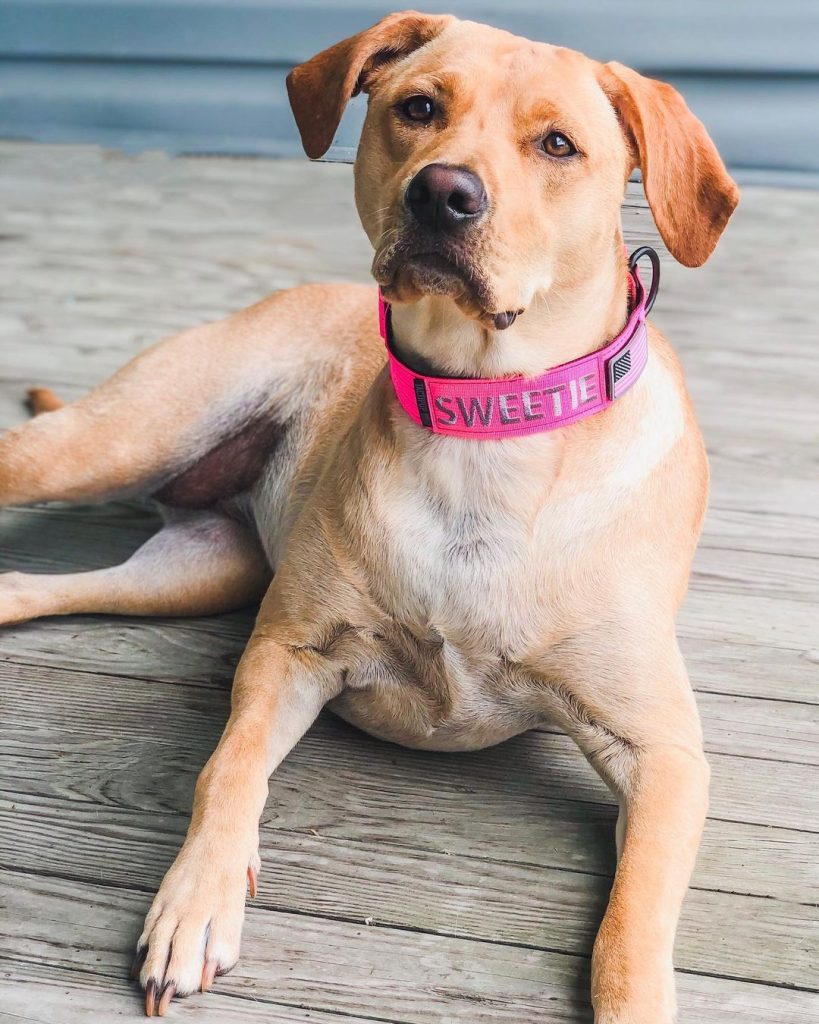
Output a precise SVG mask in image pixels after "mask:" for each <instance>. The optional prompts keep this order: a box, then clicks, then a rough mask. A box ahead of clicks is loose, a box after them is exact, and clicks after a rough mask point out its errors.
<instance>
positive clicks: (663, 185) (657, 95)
mask: <svg viewBox="0 0 819 1024" xmlns="http://www.w3.org/2000/svg"><path fill="white" fill-rule="evenodd" d="M287 84H288V91H289V95H290V101H291V104H292V107H293V111H294V114H295V117H296V121H297V123H298V126H299V130H300V132H301V137H302V141H303V143H304V147H305V150H306V151H307V154H308V155H309V156H310V157H314V158H315V157H319V156H321V155H322V154H323V153H325V152H326V150H327V149H328V148H329V146H330V144H331V142H332V139H333V136H334V134H335V131H336V128H337V127H338V123H339V120H340V118H341V115H342V113H343V111H344V107H345V105H346V103H347V101H348V99H350V97H351V96H354V95H356V94H357V93H358V92H359V91H364V92H366V93H367V94H368V96H369V104H368V112H367V117H366V120H365V124H364V129H363V133H362V137H361V143H360V146H359V150H358V157H357V159H356V169H355V174H356V201H357V205H358V210H359V214H360V216H361V220H362V223H363V225H364V229H365V231H366V232H367V235H368V236H369V238H370V241H371V242H372V244H373V247H374V248H375V260H374V264H373V272H374V275H375V277H376V279H377V280H378V282H379V283H380V284H381V286H382V288H383V289H384V291H385V294H386V295H387V297H388V298H389V299H391V300H393V301H412V300H414V299H417V298H419V297H420V296H422V295H424V294H438V295H442V294H443V295H447V296H450V297H451V298H452V299H454V300H455V301H456V302H457V304H458V306H459V307H460V308H461V309H462V310H463V311H464V312H465V313H467V314H468V315H470V316H472V317H474V318H476V319H478V320H480V321H482V322H483V323H485V324H487V326H489V325H494V327H495V328H496V329H502V328H504V327H506V326H508V324H509V323H511V322H512V321H513V320H514V317H515V314H516V313H519V312H521V311H523V310H525V309H526V307H527V306H528V305H529V304H530V302H531V301H532V299H533V297H534V296H535V295H536V294H538V293H548V291H549V290H550V288H552V287H553V286H554V285H555V284H557V283H561V282H562V283H565V284H570V283H571V281H572V279H573V278H577V277H579V276H580V275H582V274H584V273H588V268H589V266H590V264H591V263H593V261H595V260H596V259H598V258H601V257H602V256H603V254H604V253H605V252H608V251H610V250H611V247H612V246H613V245H616V244H618V240H619V238H620V235H619V208H620V203H621V201H622V197H623V192H624V188H625V182H626V181H627V179H628V176H629V174H630V172H631V170H632V169H633V168H634V167H635V166H639V167H640V168H641V170H642V175H643V181H644V183H645V190H646V195H647V197H648V201H649V204H650V206H651V210H652V212H653V214H654V219H655V221H656V223H657V226H658V228H659V230H660V233H661V235H662V237H663V240H664V241H665V243H666V245H667V246H668V248H669V250H670V251H671V253H672V254H673V255H674V256H675V257H676V258H677V259H678V260H679V261H680V262H681V263H684V264H686V265H687V266H699V265H700V264H702V263H703V262H704V261H705V260H706V259H707V258H708V256H709V255H710V253H711V251H712V250H713V248H714V246H715V245H716V242H717V239H718V238H719V236H720V234H721V233H722V230H723V228H724V227H725V224H726V222H727V220H728V218H729V217H730V215H731V213H732V211H733V209H734V207H735V206H736V203H737V200H738V191H737V188H736V186H735V184H734V182H733V181H732V180H731V178H730V177H729V176H728V174H727V172H726V170H725V167H724V165H723V163H722V161H721V160H720V157H719V154H718V153H717V151H716V149H715V148H714V145H713V143H712V142H711V140H710V138H709V137H708V135H707V133H706V131H705V129H704V128H703V126H702V124H701V123H700V122H699V121H698V120H697V119H696V118H695V117H694V115H693V114H692V113H691V112H690V111H689V110H688V108H687V107H686V105H685V103H684V102H683V100H682V98H681V97H680V95H679V94H678V93H677V92H676V91H675V90H674V89H673V88H672V87H671V86H669V85H666V84H664V83H662V82H656V81H653V80H652V79H649V78H644V77H643V76H642V75H640V74H638V73H637V72H635V71H632V70H631V69H630V68H627V67H624V66H623V65H621V64H600V63H598V62H596V61H594V60H590V59H589V58H588V57H585V56H583V55H582V54H580V53H577V52H575V51H573V50H567V49H563V48H559V47H554V46H548V45H546V44H542V43H532V42H530V41H528V40H526V39H521V38H519V37H516V36H512V35H510V34H509V33H507V32H503V31H500V30H498V29H493V28H489V27H487V26H485V25H478V24H475V23H473V22H467V21H459V20H457V19H456V18H453V17H448V16H438V15H425V14H418V13H415V12H412V11H408V12H404V13H401V14H393V15H390V16H389V17H386V18H384V19H383V20H382V21H380V22H378V24H377V25H374V26H373V27H372V28H370V29H368V30H367V31H365V32H361V33H359V34H358V35H356V36H353V37H351V38H350V39H347V40H344V41H343V42H341V43H338V44H337V45H336V46H333V47H331V48H330V49H329V50H325V51H324V52H323V53H320V54H318V56H316V57H314V58H312V60H309V61H307V62H306V63H305V64H302V65H300V66H299V67H297V68H295V69H294V70H293V71H292V72H291V74H290V75H289V77H288V82H287Z"/></svg>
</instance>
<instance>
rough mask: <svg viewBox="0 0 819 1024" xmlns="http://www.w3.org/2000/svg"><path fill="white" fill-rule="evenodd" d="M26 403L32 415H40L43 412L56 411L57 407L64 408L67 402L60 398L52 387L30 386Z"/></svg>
mask: <svg viewBox="0 0 819 1024" xmlns="http://www.w3.org/2000/svg"><path fill="white" fill-rule="evenodd" d="M26 405H27V406H28V408H29V409H30V411H31V413H32V415H34V416H39V415H40V413H41V412H54V411H55V409H62V407H63V406H64V405H65V402H64V401H63V400H62V399H61V398H58V397H57V395H55V394H54V392H53V391H52V390H51V388H29V389H28V391H26Z"/></svg>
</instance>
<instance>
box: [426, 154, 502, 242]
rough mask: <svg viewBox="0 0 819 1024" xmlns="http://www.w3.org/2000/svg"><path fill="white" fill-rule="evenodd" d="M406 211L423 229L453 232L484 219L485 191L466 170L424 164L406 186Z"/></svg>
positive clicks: (443, 165)
mask: <svg viewBox="0 0 819 1024" xmlns="http://www.w3.org/2000/svg"><path fill="white" fill-rule="evenodd" d="M406 201H407V208H408V209H409V211H410V213H411V214H412V216H413V217H414V218H415V220H417V221H418V222H419V223H420V224H422V225H423V226H424V227H427V228H432V229H433V230H436V231H452V230H454V229H456V228H459V227H462V226H466V225H467V224H470V223H472V222H474V221H476V220H478V219H479V218H480V217H482V216H483V214H484V213H485V212H486V208H487V206H488V200H487V197H486V189H485V188H484V187H483V182H482V181H481V179H480V178H479V177H478V175H477V174H475V173H474V172H472V171H470V170H468V169H467V168H466V167H452V166H450V165H449V164H427V166H426V167H423V168H422V169H421V170H420V171H419V172H418V173H417V174H416V175H415V177H414V178H413V179H412V181H411V182H410V183H409V186H408V187H407V194H406Z"/></svg>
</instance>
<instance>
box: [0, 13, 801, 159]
mask: <svg viewBox="0 0 819 1024" xmlns="http://www.w3.org/2000/svg"><path fill="white" fill-rule="evenodd" d="M395 6H396V7H398V8H399V9H400V8H401V6H402V3H401V0H397V3H396V5H395ZM407 6H410V4H409V3H407ZM418 6H419V7H421V8H422V9H424V10H428V11H448V12H451V13H455V14H459V15H462V16H464V17H472V18H475V19H476V20H481V21H488V22H491V23H493V24H496V25H499V26H502V27H504V28H509V29H511V30H513V31H516V32H520V33H522V34H525V35H529V36H531V37H533V38H538V39H544V40H548V41H550V42H555V43H561V44H564V45H569V46H573V47H575V48H578V49H581V50H584V51H586V52H587V53H589V54H590V55H592V56H595V57H598V58H600V59H603V60H610V59H617V60H620V61H623V62H624V63H626V64H631V65H632V66H634V67H637V68H639V69H640V70H642V71H645V72H647V73H649V74H652V75H655V76H656V77H661V78H665V79H666V80H668V81H671V82H673V83H674V84H675V85H677V87H678V88H680V89H681V91H682V92H683V93H684V95H685V96H686V98H687V100H688V101H689V104H690V106H691V107H692V108H693V109H694V110H695V111H696V112H697V113H698V114H699V116H700V117H701V118H702V119H703V120H704V121H705V123H706V124H707V125H708V127H709V129H710V131H711V133H712V134H713V136H714V138H715V139H716V141H717V144H718V145H719V147H720V149H721V151H722V153H723V155H724V156H725V157H726V159H727V160H728V162H729V163H731V164H732V166H734V167H741V168H760V169H763V168H765V169H771V168H773V169H778V170H783V171H813V172H819V129H818V128H817V126H819V0H778V2H777V3H770V2H762V0H733V2H732V0H708V2H705V0H687V2H686V0H654V2H650V0H608V2H604V0H573V2H572V0H563V2H556V0H506V2H504V0H495V2H494V3H491V2H480V0H471V2H470V0H449V2H445V3H422V2H419V4H418ZM391 9H394V8H393V6H392V5H390V4H384V3H380V2H372V0H371V2H367V0H359V2H345V0H336V2H328V0H324V2H317V0H301V2H299V3H291V2H285V0H237V2H230V0H125V2H122V0H0V136H2V137H18V138H19V137H27V138H34V139H44V140H50V141H55V140H56V141H92V142H100V143H102V144H103V145H106V146H112V147H117V148H124V149H131V150H134V149H145V148H156V147H160V148H163V149H167V150H169V151H171V152H190V153H203V152H204V153H208V152H209V153H243V154H245V153H262V154H293V153H297V152H299V148H298V137H297V135H296V131H295V127H294V125H293V122H292V119H291V116H290V112H289V108H288V106H287V99H286V95H285V90H284V77H285V75H286V74H287V71H288V69H289V68H290V67H292V65H293V64H295V63H297V62H298V61H300V60H303V59H305V58H306V57H309V56H310V55H312V54H313V53H315V52H316V51H317V50H319V49H321V48H322V47H324V46H326V45H329V44H330V43H332V42H335V41H337V40H338V39H340V38H342V37H343V36H345V35H349V34H351V33H352V32H355V31H357V30H358V29H360V28H363V27H365V26H366V25H369V24H371V23H372V22H373V21H375V20H377V18H378V17H380V16H381V15H382V14H384V13H386V12H387V11H389V10H391ZM360 116H361V115H360V109H359V110H358V111H356V110H355V109H354V110H353V111H352V113H351V114H350V116H349V117H348V118H345V123H344V125H343V127H342V131H341V133H340V136H339V138H338V139H337V143H338V144H339V147H340V149H339V150H338V151H337V152H338V153H339V154H340V155H341V156H344V155H346V154H345V150H344V147H350V146H354V145H355V141H356V130H357V125H358V123H359V121H360Z"/></svg>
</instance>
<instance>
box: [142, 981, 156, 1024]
mask: <svg viewBox="0 0 819 1024" xmlns="http://www.w3.org/2000/svg"><path fill="white" fill-rule="evenodd" d="M155 1005H156V980H155V979H154V978H149V979H148V984H147V985H146V986H145V1016H146V1017H153V1015H154V1006H155Z"/></svg>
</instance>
